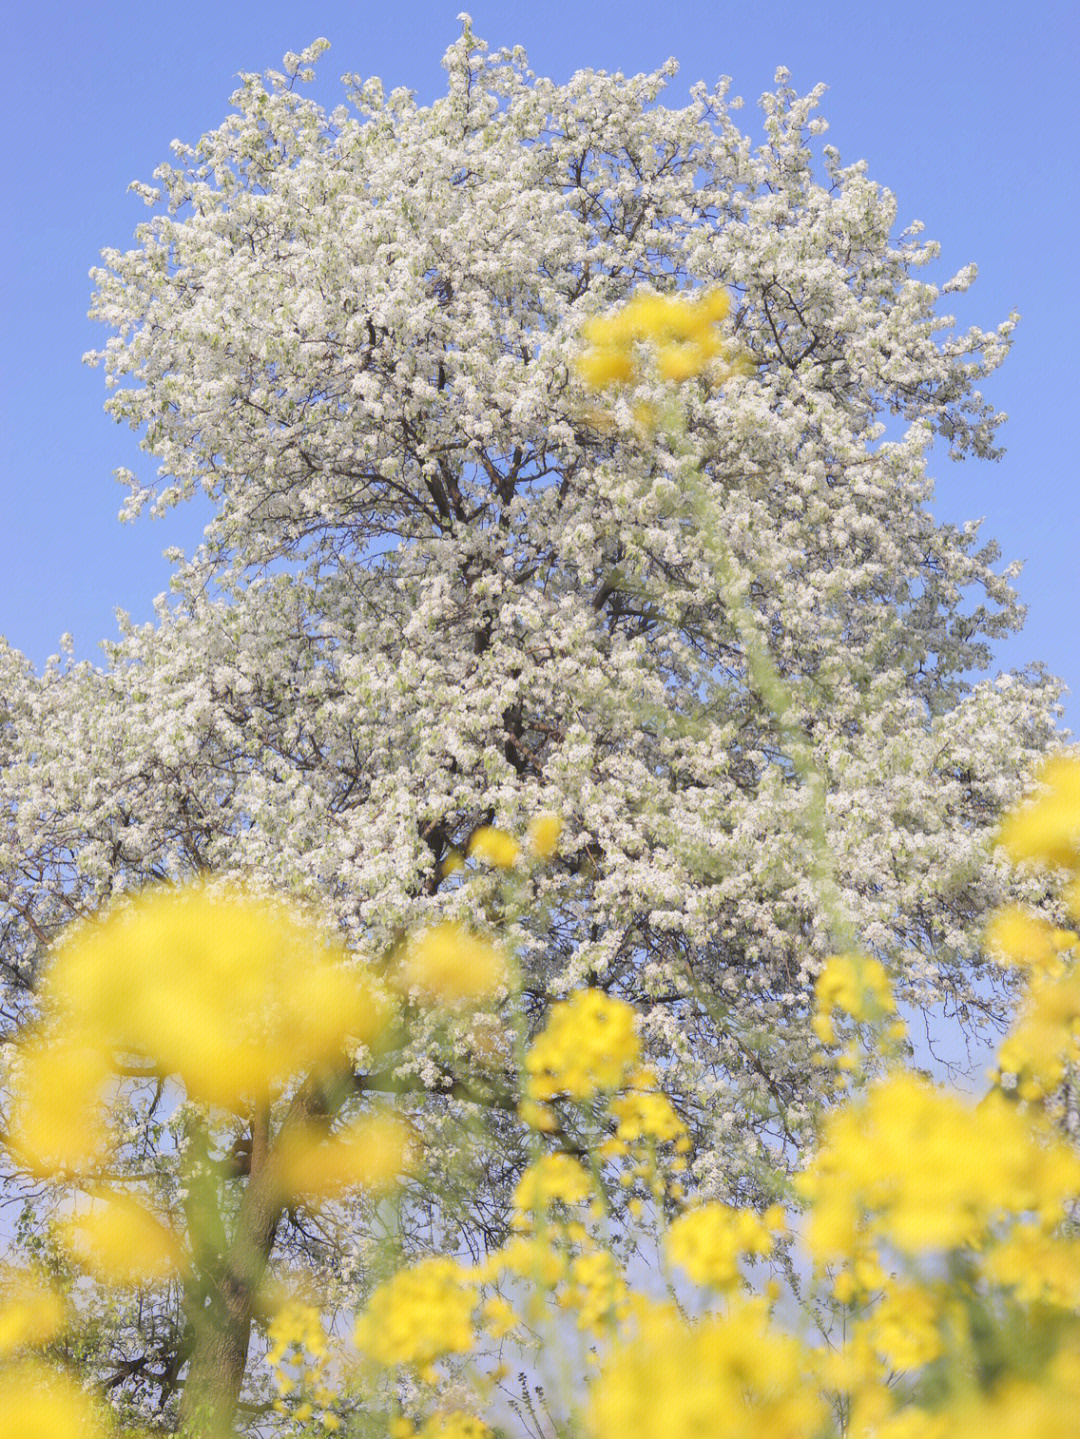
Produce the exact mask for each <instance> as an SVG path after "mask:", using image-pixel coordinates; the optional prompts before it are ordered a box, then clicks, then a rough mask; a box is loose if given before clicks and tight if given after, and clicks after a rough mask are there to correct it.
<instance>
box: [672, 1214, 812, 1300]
mask: <svg viewBox="0 0 1080 1439" xmlns="http://www.w3.org/2000/svg"><path fill="white" fill-rule="evenodd" d="M783 1227H784V1216H783V1211H782V1210H780V1209H770V1210H769V1211H767V1213H766V1215H765V1216H764V1218H762V1217H761V1216H759V1215H757V1214H755V1213H754V1211H753V1210H750V1209H733V1208H731V1207H730V1206H729V1205H727V1204H702V1205H700V1206H698V1207H697V1208H695V1209H688V1210H687V1211H686V1212H685V1213H684V1214H680V1215H679V1217H678V1218H677V1219H675V1220H674V1221H673V1222H672V1224H671V1226H670V1227H669V1229H668V1232H667V1242H666V1246H665V1247H666V1250H667V1256H668V1259H669V1260H670V1261H671V1263H672V1264H677V1265H678V1266H679V1268H680V1269H683V1270H685V1272H686V1273H687V1274H688V1275H689V1277H690V1278H691V1279H692V1280H693V1281H694V1283H695V1284H702V1285H706V1286H707V1287H709V1288H710V1289H720V1290H727V1289H732V1288H734V1287H735V1286H736V1285H737V1284H738V1283H739V1281H740V1278H741V1273H740V1270H739V1260H740V1259H741V1258H742V1257H743V1256H744V1255H767V1254H771V1253H772V1250H773V1243H774V1240H773V1230H776V1229H782V1228H783Z"/></svg>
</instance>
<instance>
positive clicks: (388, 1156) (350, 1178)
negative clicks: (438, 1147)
mask: <svg viewBox="0 0 1080 1439" xmlns="http://www.w3.org/2000/svg"><path fill="white" fill-rule="evenodd" d="M414 1148H415V1136H414V1135H413V1133H412V1131H411V1129H410V1128H409V1126H408V1125H407V1124H406V1122H405V1121H404V1120H403V1119H401V1118H399V1117H398V1116H397V1115H391V1114H378V1115H372V1116H367V1117H365V1118H363V1119H359V1120H356V1121H355V1122H354V1123H352V1124H350V1125H347V1126H346V1127H345V1128H344V1129H342V1130H340V1131H339V1132H338V1133H336V1134H335V1135H333V1136H332V1137H331V1138H327V1137H326V1135H325V1134H324V1133H323V1132H322V1131H320V1130H318V1129H316V1128H314V1127H310V1128H309V1127H304V1128H301V1129H293V1130H291V1131H286V1132H285V1133H284V1134H283V1135H282V1136H281V1138H280V1139H279V1141H278V1143H277V1145H276V1147H275V1151H274V1164H275V1170H276V1173H277V1176H278V1180H279V1183H280V1184H281V1187H282V1189H283V1190H285V1191H286V1192H287V1193H289V1194H303V1195H306V1196H307V1197H308V1198H312V1199H334V1198H337V1197H338V1196H339V1195H341V1194H344V1193H345V1192H346V1191H347V1190H349V1189H364V1190H366V1191H367V1192H368V1193H369V1194H384V1193H386V1191H387V1190H389V1189H392V1188H393V1187H394V1185H395V1184H396V1183H397V1181H398V1180H399V1179H400V1178H401V1176H402V1175H403V1174H405V1173H406V1172H407V1171H408V1168H409V1165H410V1162H411V1159H412V1154H413V1150H414Z"/></svg>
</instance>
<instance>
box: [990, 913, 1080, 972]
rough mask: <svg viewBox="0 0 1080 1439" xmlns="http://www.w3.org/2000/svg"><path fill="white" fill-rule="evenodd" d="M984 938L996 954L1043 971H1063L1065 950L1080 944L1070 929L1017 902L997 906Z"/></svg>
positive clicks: (1003, 959)
mask: <svg viewBox="0 0 1080 1439" xmlns="http://www.w3.org/2000/svg"><path fill="white" fill-rule="evenodd" d="M985 938H986V948H987V950H988V951H989V952H990V954H991V955H992V956H993V958H995V959H997V960H1002V961H1004V962H1005V963H1008V964H1016V965H1020V966H1021V967H1023V968H1027V969H1031V970H1034V971H1037V972H1039V973H1041V974H1043V975H1059V974H1063V973H1064V972H1065V963H1064V961H1063V960H1062V958H1061V955H1062V953H1063V951H1065V950H1068V949H1071V948H1072V947H1073V946H1074V945H1080V938H1078V936H1077V935H1075V934H1073V933H1072V931H1071V930H1067V929H1057V928H1055V927H1054V925H1052V924H1050V923H1048V921H1046V920H1045V919H1041V918H1039V917H1038V916H1037V915H1034V914H1029V913H1028V912H1027V911H1026V910H1024V909H1021V908H1020V907H1019V906H1018V905H1012V906H1010V907H1008V908H1006V909H1001V910H998V912H997V913H996V914H995V915H994V916H993V918H992V919H991V920H990V923H989V924H988V925H987V927H986V936H985Z"/></svg>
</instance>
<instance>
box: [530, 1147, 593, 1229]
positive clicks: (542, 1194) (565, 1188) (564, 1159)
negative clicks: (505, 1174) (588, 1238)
mask: <svg viewBox="0 0 1080 1439" xmlns="http://www.w3.org/2000/svg"><path fill="white" fill-rule="evenodd" d="M591 1196H592V1180H591V1179H590V1178H589V1175H588V1174H587V1173H586V1171H585V1170H584V1169H583V1168H582V1166H581V1164H580V1163H579V1162H578V1161H577V1160H576V1159H575V1158H574V1157H573V1155H571V1154H545V1155H543V1156H542V1157H541V1158H540V1159H538V1160H536V1162H535V1163H533V1164H530V1165H529V1167H528V1169H526V1171H525V1173H524V1174H523V1175H522V1176H521V1178H520V1180H519V1181H518V1184H517V1188H516V1189H515V1190H514V1209H515V1212H516V1214H517V1215H518V1217H519V1222H518V1227H525V1225H526V1224H527V1223H528V1220H527V1218H526V1216H528V1215H531V1214H537V1215H544V1214H547V1212H548V1211H549V1210H550V1209H551V1207H552V1205H553V1204H556V1203H558V1204H563V1205H567V1206H571V1205H575V1204H584V1203H587V1202H588V1200H589V1199H590V1198H591Z"/></svg>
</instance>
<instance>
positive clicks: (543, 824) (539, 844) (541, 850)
mask: <svg viewBox="0 0 1080 1439" xmlns="http://www.w3.org/2000/svg"><path fill="white" fill-rule="evenodd" d="M562 831H563V822H562V819H561V818H560V816H559V815H557V814H538V815H537V816H536V817H535V818H534V819H533V820H531V821H530V822H529V831H528V841H529V851H530V853H531V854H533V855H534V856H535V857H536V858H537V859H550V858H551V856H552V855H553V854H554V853H555V851H556V850H557V849H558V847H559V836H560V835H561V834H562Z"/></svg>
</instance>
